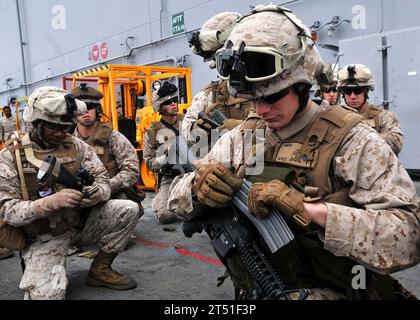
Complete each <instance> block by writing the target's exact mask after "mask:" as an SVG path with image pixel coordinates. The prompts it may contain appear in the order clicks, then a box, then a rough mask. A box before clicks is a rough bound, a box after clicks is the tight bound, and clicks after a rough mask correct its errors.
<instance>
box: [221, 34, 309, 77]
mask: <svg viewBox="0 0 420 320" xmlns="http://www.w3.org/2000/svg"><path fill="white" fill-rule="evenodd" d="M228 42H229V41H228ZM303 43H304V42H302V44H303ZM305 50H306V44H305V45H302V46H301V48H300V49H299V50H298V51H296V52H295V53H292V54H282V53H280V52H279V51H277V50H276V49H274V48H272V47H252V46H250V47H248V46H246V45H245V43H244V42H243V41H242V42H241V43H240V45H239V47H238V48H233V47H232V43H231V42H230V43H227V45H226V48H221V49H219V50H218V51H217V52H216V70H217V74H218V75H219V77H220V78H221V79H224V80H229V79H230V76H231V74H232V70H233V71H235V68H234V67H235V63H236V67H239V69H241V70H240V71H241V73H242V77H243V78H244V79H245V80H246V81H248V82H259V81H265V80H269V79H272V78H274V77H276V76H278V75H279V74H281V73H282V72H283V71H284V70H286V69H288V68H290V67H291V66H292V65H293V64H294V63H296V62H297V61H298V60H299V58H300V57H301V56H302V55H303V53H304V52H305ZM239 69H238V68H237V70H236V71H238V70H239Z"/></svg>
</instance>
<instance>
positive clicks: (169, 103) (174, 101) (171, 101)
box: [161, 97, 178, 106]
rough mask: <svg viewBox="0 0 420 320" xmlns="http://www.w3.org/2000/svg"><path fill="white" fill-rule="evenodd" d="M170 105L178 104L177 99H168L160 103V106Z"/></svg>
mask: <svg viewBox="0 0 420 320" xmlns="http://www.w3.org/2000/svg"><path fill="white" fill-rule="evenodd" d="M172 103H178V97H173V98H171V99H169V100H166V101H165V102H162V104H161V105H162V106H169V105H171V104H172Z"/></svg>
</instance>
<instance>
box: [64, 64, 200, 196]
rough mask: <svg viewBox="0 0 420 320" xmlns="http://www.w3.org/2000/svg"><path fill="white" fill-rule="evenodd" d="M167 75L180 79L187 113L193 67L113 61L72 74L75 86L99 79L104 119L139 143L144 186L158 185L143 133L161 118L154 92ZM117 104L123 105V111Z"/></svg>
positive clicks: (182, 103)
mask: <svg viewBox="0 0 420 320" xmlns="http://www.w3.org/2000/svg"><path fill="white" fill-rule="evenodd" d="M167 79H171V82H173V81H174V80H177V82H178V83H177V85H178V88H179V101H180V103H179V112H183V113H185V111H186V109H187V108H188V107H189V106H190V104H191V99H192V93H191V68H178V67H165V66H134V65H115V64H109V65H103V66H99V67H96V68H92V69H89V70H85V71H81V72H77V73H74V74H73V78H72V87H73V88H75V87H76V86H77V83H78V82H85V81H86V82H92V81H94V82H96V83H97V86H98V90H99V91H101V92H102V93H103V95H104V97H103V99H102V101H101V103H102V107H103V112H104V115H105V117H102V121H106V122H108V123H110V124H111V125H112V126H113V127H114V129H115V130H117V131H120V132H121V133H123V134H124V135H125V136H126V137H127V138H128V139H129V140H130V141H131V142H132V143H133V145H134V146H135V147H136V150H137V155H138V157H139V159H140V163H141V165H140V175H141V177H140V178H141V181H140V182H139V184H138V186H139V188H141V189H148V190H155V188H156V175H155V174H154V173H153V172H151V171H149V169H148V168H147V166H146V163H145V162H144V161H143V137H144V133H145V130H146V129H147V128H149V126H150V124H151V123H152V122H153V121H158V120H160V115H159V114H157V113H155V112H154V110H153V107H152V103H151V100H152V92H153V90H156V89H157V86H158V85H159V84H160V83H161V81H164V80H167ZM118 100H119V101H118ZM117 102H118V103H119V104H120V105H117ZM117 108H121V110H120V114H118V112H117Z"/></svg>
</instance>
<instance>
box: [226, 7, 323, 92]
mask: <svg viewBox="0 0 420 320" xmlns="http://www.w3.org/2000/svg"><path fill="white" fill-rule="evenodd" d="M254 12H255V13H253V14H251V15H248V16H245V17H244V18H243V19H242V20H241V21H240V22H238V23H237V24H236V25H235V27H234V28H233V30H232V32H231V34H230V36H229V38H228V39H227V40H230V41H231V42H232V43H233V48H235V47H236V48H237V47H238V46H239V44H240V42H241V41H244V42H245V44H246V47H259V48H267V49H269V50H273V49H274V50H275V51H277V52H278V53H280V54H281V55H283V62H284V63H285V64H287V65H288V66H286V67H285V69H284V70H283V71H282V72H281V73H280V74H279V75H277V76H276V77H274V78H272V79H269V80H265V81H260V82H252V83H251V85H252V89H253V90H252V91H253V92H252V93H240V94H239V93H237V92H236V90H235V89H234V88H232V87H231V86H229V91H230V93H231V94H232V95H235V96H237V97H241V98H245V99H252V98H257V97H262V96H268V95H272V94H274V93H277V92H280V91H281V90H283V89H286V88H288V87H290V86H292V85H293V84H295V83H306V84H310V85H312V84H314V83H315V72H316V70H317V68H319V66H318V65H319V64H320V63H322V59H321V57H320V55H319V52H318V49H317V48H316V47H314V42H313V40H312V39H311V38H310V36H309V34H310V32H309V29H308V27H307V26H305V25H304V24H303V22H302V21H301V20H299V19H298V18H297V17H296V16H295V15H293V14H292V13H291V12H290V10H288V9H285V8H281V7H278V6H275V5H267V6H261V7H258V8H256V9H255V10H254ZM300 50H301V51H302V53H301V54H300V55H297V53H298V52H299V51H300ZM284 55H294V56H293V58H291V59H290V60H288V59H287V57H285V56H284Z"/></svg>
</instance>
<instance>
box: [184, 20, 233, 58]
mask: <svg viewBox="0 0 420 320" xmlns="http://www.w3.org/2000/svg"><path fill="white" fill-rule="evenodd" d="M239 18H241V15H240V14H239V13H237V12H221V13H218V14H216V15H215V16H213V17H211V18H210V19H208V20H207V21H206V22H204V24H203V25H202V27H201V29H200V32H199V33H196V36H198V39H196V42H195V43H191V49H192V52H193V53H194V54H197V55H199V56H202V57H203V58H204V61H209V60H212V59H213V58H214V54H215V52H216V51H217V49H219V48H221V47H222V46H223V44H224V43H225V41H226V39H227V37H228V36H229V34H230V32H231V31H232V29H233V27H234V26H235V24H236V21H237V20H238V19H239Z"/></svg>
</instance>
